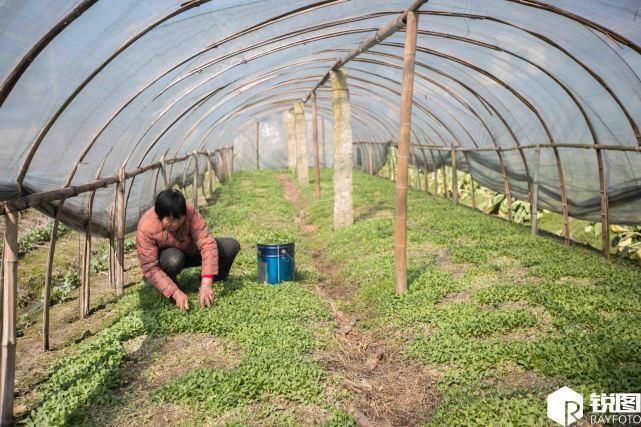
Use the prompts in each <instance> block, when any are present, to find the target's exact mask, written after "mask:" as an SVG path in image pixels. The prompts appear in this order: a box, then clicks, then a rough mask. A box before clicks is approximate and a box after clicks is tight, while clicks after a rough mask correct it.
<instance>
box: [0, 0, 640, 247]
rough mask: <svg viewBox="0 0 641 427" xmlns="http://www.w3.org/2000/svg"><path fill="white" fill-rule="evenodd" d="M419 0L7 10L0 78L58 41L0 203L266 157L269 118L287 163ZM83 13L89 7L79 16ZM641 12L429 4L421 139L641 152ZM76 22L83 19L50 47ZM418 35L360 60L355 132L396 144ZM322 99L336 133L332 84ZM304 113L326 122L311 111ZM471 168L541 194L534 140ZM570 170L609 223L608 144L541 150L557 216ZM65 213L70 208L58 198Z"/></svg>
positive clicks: (104, 196) (0, 31)
mask: <svg viewBox="0 0 641 427" xmlns="http://www.w3.org/2000/svg"><path fill="white" fill-rule="evenodd" d="M411 3H412V2H410V1H408V0H405V1H390V0H385V1H382V0H378V1H377V0H352V1H345V0H324V1H315V2H313V1H282V0H281V1H272V0H263V1H255V0H251V1H250V0H248V1H238V0H235V1H231V0H227V1H225V0H222V1H219V0H217V1H205V0H197V1H193V2H183V1H182V0H173V1H169V0H136V1H133V0H130V1H124V0H121V1H118V0H114V1H106V0H98V1H95V2H87V1H60V0H58V1H49V0H6V1H3V2H0V78H1V79H2V81H4V82H6V81H7V79H8V78H9V76H10V75H11V73H12V71H13V70H14V69H15V67H16V66H17V65H18V64H20V63H21V61H22V60H23V58H24V57H25V56H26V55H27V54H28V53H29V52H30V51H31V50H32V49H33V48H34V46H44V48H43V49H41V51H39V52H38V53H37V55H35V57H34V60H33V62H31V63H30V64H29V66H28V67H27V68H26V69H25V71H24V73H23V74H22V75H20V77H19V79H18V80H17V82H16V84H15V86H14V87H13V88H12V90H11V91H10V92H9V93H8V96H7V97H6V99H5V100H4V102H3V104H2V106H1V107H0V199H5V200H6V199H9V198H11V197H15V196H16V195H17V194H18V191H19V189H21V191H22V193H23V194H28V193H33V192H40V191H47V190H52V189H57V188H61V187H63V186H64V185H65V184H66V183H67V182H70V183H71V185H74V184H81V183H85V182H87V181H90V180H92V179H94V178H96V177H99V176H102V177H104V176H113V175H116V174H117V172H118V169H119V168H120V167H121V166H125V168H126V169H128V170H130V169H134V168H136V167H138V166H141V165H147V164H149V163H151V162H155V161H158V160H159V159H160V158H161V157H162V156H163V155H165V156H166V158H173V157H176V156H182V155H185V154H188V153H190V152H192V151H194V150H203V149H204V150H211V151H214V150H215V149H216V148H218V147H221V146H228V145H230V144H233V145H234V165H235V167H237V168H238V169H245V168H252V167H255V123H256V122H257V121H259V122H260V123H261V132H265V134H264V136H263V139H264V146H263V148H264V151H263V154H262V155H261V162H262V163H261V164H262V165H263V166H262V167H265V168H271V167H284V166H285V165H286V156H287V154H286V153H287V149H286V140H287V138H286V130H285V129H286V128H285V126H284V123H283V120H284V113H285V112H286V111H288V110H289V109H291V108H292V105H293V103H294V102H297V101H300V100H301V99H302V98H304V97H305V96H306V95H307V94H308V93H309V91H310V89H311V88H313V87H314V86H315V85H316V84H317V82H318V81H319V80H320V78H321V77H322V76H323V75H324V74H325V73H326V72H327V71H328V70H329V69H330V67H331V66H332V65H333V64H334V63H335V62H336V60H337V59H338V58H340V57H342V56H344V55H345V54H346V53H347V52H348V51H350V50H352V49H354V48H356V47H357V46H358V45H359V44H360V43H361V42H362V41H364V40H365V39H366V38H368V37H370V36H371V35H372V34H373V33H374V32H375V31H376V30H377V29H378V28H380V27H381V26H383V25H385V24H387V23H389V22H390V21H391V20H392V19H394V18H395V17H396V16H398V15H399V14H400V13H401V12H402V11H404V10H406V8H407V7H409V6H410V4H411ZM76 8H84V9H86V10H84V11H83V12H82V13H81V14H80V15H79V16H77V17H76V18H75V19H67V18H66V17H67V15H69V14H70V13H71V11H72V10H74V9H76ZM638 9H639V3H638V1H636V0H628V1H626V0H609V1H607V0H571V1H570V0H566V1H557V2H545V1H540V0H528V1H525V0H508V1H498V0H474V1H472V0H468V1H461V0H450V1H445V0H432V1H429V2H427V3H426V4H424V5H423V6H422V7H421V9H420V16H419V34H418V49H417V54H416V61H417V64H416V78H415V88H414V94H415V96H414V109H413V113H412V132H411V142H412V143H413V144H427V145H433V144H436V145H443V146H447V147H451V146H455V147H467V148H471V147H513V146H515V145H531V144H543V145H549V144H551V143H557V144H563V143H565V144H567V143H572V144H595V143H598V144H602V145H625V146H631V147H632V146H638V145H639V130H638V127H639V123H641V78H640V77H641V55H640V53H641V49H640V48H639V45H640V44H641V26H640V20H641V18H640V16H641V13H640V12H639V10H638ZM63 21H67V25H66V27H64V28H63V29H62V30H61V31H59V32H58V33H57V35H56V36H55V37H53V38H52V39H51V40H50V41H49V42H48V43H40V42H41V41H42V40H43V39H44V38H45V37H46V36H47V34H48V32H49V31H50V30H52V29H53V28H56V26H57V25H58V24H59V23H61V22H63ZM404 36H405V35H404V32H403V31H401V32H398V33H396V34H395V35H393V36H391V37H389V38H388V39H386V40H384V41H383V42H382V43H380V44H378V45H376V46H374V47H373V48H371V49H370V50H369V51H368V52H366V53H364V54H361V55H359V56H358V57H357V58H356V59H355V60H353V61H351V62H349V63H348V64H347V65H346V66H345V67H344V69H345V71H346V72H347V73H348V84H349V89H350V103H351V111H352V127H353V136H354V141H368V142H372V143H385V142H389V141H396V139H397V138H398V128H399V114H400V113H399V105H400V93H401V81H402V64H403V44H404ZM317 95H318V97H317V98H318V109H319V114H320V116H321V117H322V118H323V120H324V121H325V124H326V138H328V139H327V142H329V141H332V139H330V138H331V127H332V109H331V85H330V84H329V82H328V83H327V84H325V85H324V86H323V87H321V88H319V90H318V91H317ZM306 107H307V108H306V115H307V121H308V123H309V120H310V116H311V109H310V108H309V107H310V103H309V102H308V103H307V105H306ZM310 132H311V131H308V144H310V146H311V133H310ZM332 145H333V144H331V143H327V144H326V146H327V147H331V146H332ZM252 147H253V148H254V150H252ZM415 150H416V149H415ZM309 152H310V153H311V150H310V151H309ZM381 154H382V153H381ZM557 155H558V158H557ZM328 156H330V158H331V154H328ZM355 156H357V154H356V152H355ZM602 156H603V160H604V171H603V173H604V176H605V182H606V187H607V191H608V195H609V201H610V220H611V222H614V223H639V222H641V191H640V190H639V189H640V188H641V187H640V185H639V184H640V182H639V180H640V178H641V177H640V174H641V167H639V166H641V161H640V160H641V154H640V153H635V152H620V151H619V152H617V151H608V150H603V151H602ZM416 158H417V159H420V160H419V161H424V162H425V165H426V166H427V167H428V168H429V169H431V168H433V167H438V166H439V165H440V164H442V163H443V162H444V161H445V162H447V161H449V153H447V152H445V154H443V153H440V152H437V151H434V150H430V151H425V150H418V151H417V153H416ZM459 159H460V162H461V163H460V164H461V168H462V169H463V168H469V170H470V171H471V172H472V174H473V175H474V177H475V179H477V180H478V181H479V182H480V183H481V184H483V185H486V186H488V187H490V188H492V189H494V190H496V191H503V189H504V186H503V175H502V172H501V170H502V167H504V168H505V170H506V171H507V174H508V176H509V184H510V188H511V191H512V194H513V195H514V196H516V197H519V198H521V199H527V196H528V181H531V179H532V176H533V172H532V171H533V167H534V150H532V149H525V150H523V154H522V155H521V154H520V153H519V151H511V152H506V153H503V156H502V163H501V161H499V157H498V156H497V154H496V152H476V153H466V154H465V156H463V155H460V157H459ZM310 160H311V158H310ZM200 161H202V162H203V165H201V168H202V167H204V166H205V165H204V163H205V162H204V159H201V160H200ZM377 162H383V160H382V159H379V160H377ZM217 164H218V165H220V164H221V162H220V161H218V162H217ZM378 164H379V163H377V165H378ZM558 164H560V165H561V170H559V167H558ZM201 170H202V169H201ZM21 172H23V175H24V180H23V181H22V183H21V184H22V185H21V186H19V185H18V184H19V183H18V177H19V176H21ZM192 173H193V162H189V163H188V162H181V163H178V164H176V165H174V166H173V167H172V168H171V170H170V175H171V176H170V179H171V180H172V181H174V182H178V181H180V180H182V177H183V176H185V179H188V180H189V179H190V178H191V174H192ZM561 173H562V176H563V179H564V184H565V188H566V190H567V197H568V208H569V213H570V215H571V216H575V217H580V218H585V219H589V220H595V221H598V220H600V218H601V214H600V209H601V198H600V180H599V170H598V165H597V155H596V151H595V150H583V149H570V148H559V149H557V150H556V155H555V151H554V150H552V149H550V148H544V149H542V150H541V163H540V187H539V189H540V190H539V194H540V198H541V202H540V206H541V207H543V208H547V209H551V210H554V211H560V210H561V195H560V190H559V189H560V178H559V177H560V176H561ZM158 178H159V177H158V173H157V171H150V172H148V173H145V174H143V175H140V176H138V177H136V178H135V179H133V180H128V184H130V185H128V188H127V200H128V204H127V226H126V228H127V230H132V229H133V228H135V226H136V223H137V219H138V217H139V215H140V213H141V212H142V211H144V210H145V209H146V208H147V207H149V206H150V205H151V202H152V200H153V193H154V188H156V187H157V186H158V185H157V181H158ZM114 194H115V193H114V187H113V186H112V187H110V188H106V189H100V190H98V191H97V192H96V195H95V200H94V203H93V219H92V223H93V226H94V229H95V231H96V232H97V233H100V234H103V235H105V234H107V233H108V232H109V230H110V221H109V211H110V210H111V208H112V205H113V200H114ZM88 203H89V196H88V195H83V196H79V197H75V198H72V199H69V200H68V201H67V202H66V203H65V205H64V209H63V211H62V216H61V217H62V220H63V222H66V223H67V224H70V225H72V226H75V227H78V228H82V227H84V226H85V224H86V222H87V212H88ZM56 208H57V202H54V203H52V204H51V205H48V206H45V207H44V209H45V210H46V211H48V212H50V213H52V212H54V211H55V209H56Z"/></svg>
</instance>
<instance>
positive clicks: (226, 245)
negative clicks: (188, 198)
mask: <svg viewBox="0 0 641 427" xmlns="http://www.w3.org/2000/svg"><path fill="white" fill-rule="evenodd" d="M215 240H216V246H218V274H217V275H215V276H214V281H218V280H224V279H226V278H227V276H228V275H229V270H230V269H231V265H232V264H233V262H234V258H236V255H237V254H238V252H239V251H240V243H238V240H236V239H234V238H232V237H215ZM159 262H160V268H162V269H163V271H164V272H165V273H167V275H168V276H169V277H171V279H172V280H173V281H174V282H176V276H178V274H179V273H180V272H181V271H182V269H183V268H189V267H198V266H201V265H202V264H203V260H202V258H201V256H200V254H198V255H196V256H189V255H185V253H184V252H183V251H181V250H180V249H176V248H167V249H163V250H162V251H161V252H160V256H159Z"/></svg>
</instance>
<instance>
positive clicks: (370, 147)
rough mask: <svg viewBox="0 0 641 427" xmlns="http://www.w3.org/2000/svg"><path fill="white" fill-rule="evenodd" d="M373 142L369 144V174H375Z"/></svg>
mask: <svg viewBox="0 0 641 427" xmlns="http://www.w3.org/2000/svg"><path fill="white" fill-rule="evenodd" d="M372 149H373V147H372V144H371V143H369V144H367V169H369V174H370V175H374V159H373V158H372V156H373V153H372Z"/></svg>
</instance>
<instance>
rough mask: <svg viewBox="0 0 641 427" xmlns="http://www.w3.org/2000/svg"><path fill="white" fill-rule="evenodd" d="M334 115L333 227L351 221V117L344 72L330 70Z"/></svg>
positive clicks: (348, 223)
mask: <svg viewBox="0 0 641 427" xmlns="http://www.w3.org/2000/svg"><path fill="white" fill-rule="evenodd" d="M330 79H331V83H332V110H333V114H334V221H333V222H334V230H338V229H340V228H343V227H347V226H349V225H352V224H353V223H354V211H353V209H354V208H353V195H352V168H353V160H352V152H353V140H352V120H351V115H352V113H351V108H350V105H349V89H348V87H347V73H346V72H345V71H342V70H338V71H333V72H331V73H330Z"/></svg>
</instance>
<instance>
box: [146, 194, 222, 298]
mask: <svg viewBox="0 0 641 427" xmlns="http://www.w3.org/2000/svg"><path fill="white" fill-rule="evenodd" d="M136 241H137V251H138V260H139V261H140V269H141V270H142V274H143V275H144V276H145V279H147V280H149V281H150V282H151V283H152V284H153V285H154V286H155V287H156V288H157V289H158V290H159V291H160V292H162V294H163V295H164V296H166V297H167V298H169V297H170V296H171V295H172V294H173V293H174V292H175V291H176V289H178V286H177V285H176V284H175V283H174V282H173V280H171V278H169V276H168V275H167V274H166V273H165V272H164V271H163V270H162V269H161V268H160V263H159V260H158V257H159V253H160V251H161V250H163V249H166V248H177V249H180V250H181V251H183V252H184V253H185V255H187V256H194V255H197V254H198V252H200V255H201V257H202V259H203V266H202V274H203V275H216V274H218V247H217V246H216V240H214V238H213V236H212V235H211V234H210V233H209V230H208V229H207V224H206V223H205V220H204V219H203V217H202V216H201V215H200V214H199V213H198V211H196V210H195V209H194V208H193V207H192V206H191V205H190V204H187V214H186V215H185V222H184V223H183V225H182V226H181V227H180V228H179V229H178V230H176V231H175V232H172V231H168V230H163V228H162V225H161V224H160V220H159V219H158V216H157V215H156V212H155V211H154V208H151V209H149V210H148V211H147V212H145V214H144V215H143V216H142V218H140V221H139V222H138V233H137V235H136Z"/></svg>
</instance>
